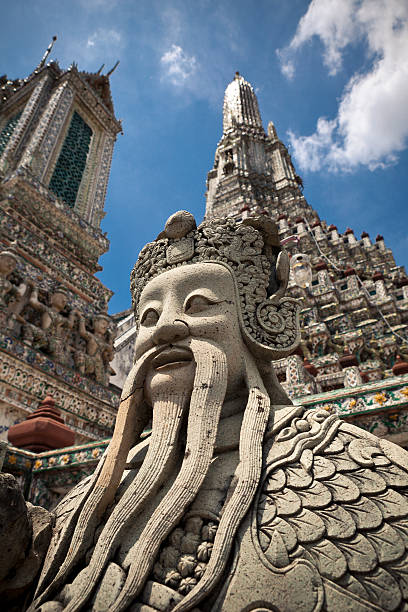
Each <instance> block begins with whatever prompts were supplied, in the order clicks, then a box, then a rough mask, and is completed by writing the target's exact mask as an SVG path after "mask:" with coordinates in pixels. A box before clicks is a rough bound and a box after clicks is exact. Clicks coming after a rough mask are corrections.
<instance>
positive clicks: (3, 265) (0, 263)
mask: <svg viewBox="0 0 408 612" xmlns="http://www.w3.org/2000/svg"><path fill="white" fill-rule="evenodd" d="M15 268H16V262H15V260H14V259H13V257H9V256H8V255H2V256H1V257H0V272H1V273H2V274H3V275H4V276H8V275H9V274H11V273H12V272H13V270H15Z"/></svg>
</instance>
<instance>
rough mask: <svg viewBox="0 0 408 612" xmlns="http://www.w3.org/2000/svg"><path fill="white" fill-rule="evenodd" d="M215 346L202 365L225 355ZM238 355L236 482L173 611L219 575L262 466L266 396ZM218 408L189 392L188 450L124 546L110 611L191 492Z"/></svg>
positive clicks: (136, 583)
mask: <svg viewBox="0 0 408 612" xmlns="http://www.w3.org/2000/svg"><path fill="white" fill-rule="evenodd" d="M203 348H205V350H206V351H208V349H209V347H208V344H207V343H205V344H203ZM214 349H215V346H214V345H213V346H212V347H211V350H212V351H214ZM216 351H217V352H218V355H217V352H215V353H212V354H211V355H208V354H207V355H205V358H204V359H205V360H204V363H203V365H205V361H209V359H212V362H213V364H214V365H215V364H216V363H217V361H220V363H221V359H220V357H221V355H222V357H223V359H224V360H225V355H224V354H222V353H221V352H220V351H219V349H216ZM244 358H245V366H246V368H245V369H246V382H247V385H248V389H249V395H248V402H247V406H246V409H245V412H244V416H243V420H242V425H241V434H240V444H239V456H240V463H239V466H238V468H237V472H236V477H237V486H236V488H235V490H234V492H233V494H232V496H231V498H230V499H229V501H228V502H227V503H226V504H225V506H224V508H223V512H222V518H221V521H220V524H219V527H218V530H217V534H216V537H215V540H214V547H213V551H212V555H211V559H210V561H209V563H208V566H207V568H206V571H205V573H204V575H203V577H202V579H201V581H200V582H199V583H198V585H197V586H196V587H195V588H194V589H193V590H192V591H191V592H190V593H189V594H188V595H187V596H186V597H185V598H184V599H183V601H182V602H180V603H179V604H178V605H177V606H176V607H175V608H174V612H176V611H177V612H181V611H183V612H184V611H187V610H191V609H192V608H194V607H195V606H196V605H197V604H198V603H199V602H200V601H201V600H202V599H203V598H204V597H206V596H207V595H208V593H209V592H210V591H211V590H212V589H213V588H214V586H215V585H216V583H217V582H218V580H219V579H220V577H221V575H222V573H223V571H224V569H225V566H226V563H227V561H228V558H229V554H230V552H231V547H232V544H233V540H234V537H235V534H236V532H237V529H238V527H239V525H240V523H241V521H242V519H243V518H244V516H245V514H246V513H247V511H248V509H249V507H250V504H251V502H252V501H253V499H254V496H255V493H256V490H257V486H258V483H259V479H260V475H261V469H262V442H263V437H264V434H265V429H266V425H267V423H268V419H269V413H270V399H269V396H268V394H267V392H266V389H265V387H264V384H263V381H262V378H261V376H260V374H259V372H258V370H257V366H256V364H255V362H254V359H253V358H252V356H251V355H250V354H249V353H248V352H245V357H244ZM197 365H198V368H197V370H198V371H197V373H196V379H195V382H194V391H193V395H194V392H195V391H197V384H200V382H201V375H200V372H201V368H200V367H199V364H197ZM217 369H219V366H217ZM225 370H226V365H225ZM204 372H205V373H206V375H207V378H205V379H204V380H202V382H201V384H202V383H204V384H205V383H206V382H207V381H208V380H210V381H211V377H210V378H208V375H209V374H210V369H209V367H208V366H207V368H203V373H204ZM212 374H213V375H215V378H214V380H213V381H212V382H211V383H210V385H209V387H213V388H214V383H216V382H217V379H218V384H219V389H218V391H219V393H220V396H221V391H222V389H221V383H222V381H220V380H219V376H218V375H217V374H218V373H215V372H214V370H213V371H212ZM225 383H226V376H225ZM224 394H225V384H224V386H223V392H222V397H224ZM197 399H198V398H197ZM209 399H211V398H208V399H207V401H208V400H209ZM203 408H204V410H203ZM220 411H221V407H219V406H218V407H217V406H215V405H212V404H211V403H206V404H205V405H204V404H202V403H201V404H200V402H199V403H197V404H196V403H195V402H193V397H192V402H191V406H190V414H189V421H188V430H187V449H188V450H189V451H191V454H189V455H188V456H187V457H186V458H185V459H184V462H183V465H182V468H181V470H180V473H179V475H178V477H177V479H176V481H175V482H174V484H173V486H172V488H171V489H170V491H169V493H168V494H167V496H166V497H165V498H164V500H163V501H162V503H161V504H160V505H159V507H158V508H157V509H156V511H155V512H154V514H153V516H152V517H151V519H150V521H149V522H148V524H147V526H146V528H145V530H144V531H143V533H142V535H141V537H140V538H139V540H138V542H137V543H136V544H135V545H134V547H133V549H132V550H131V551H130V555H129V556H130V567H129V573H128V576H127V579H126V582H125V584H124V586H123V588H122V591H121V593H120V595H119V597H118V598H117V600H116V601H115V603H114V604H113V606H111V607H110V612H120V611H122V610H125V609H126V608H127V607H128V606H129V605H130V604H131V603H132V601H133V600H134V598H135V597H136V596H137V595H138V593H139V592H140V590H141V589H142V587H143V585H144V583H145V580H146V578H147V576H148V574H149V572H150V570H151V568H152V565H153V563H154V561H155V558H156V556H157V553H158V550H159V547H160V545H161V543H162V542H163V540H164V539H165V538H166V537H167V535H168V534H169V533H170V531H171V530H172V529H173V528H174V527H175V526H176V525H177V523H178V522H179V520H180V519H181V517H182V516H183V513H184V511H185V509H186V508H187V506H188V505H189V504H190V503H191V501H192V500H193V499H194V498H195V496H196V495H197V492H198V490H199V488H200V486H201V484H202V482H203V480H204V478H205V476H206V474H207V472H208V468H209V465H210V461H211V458H212V456H213V452H214V445H215V434H216V430H217V426H218V420H219V415H220ZM197 429H198V431H197ZM200 455H201V456H200Z"/></svg>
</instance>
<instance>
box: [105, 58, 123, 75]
mask: <svg viewBox="0 0 408 612" xmlns="http://www.w3.org/2000/svg"><path fill="white" fill-rule="evenodd" d="M119 64H120V60H118V61H117V62H116V64H115V65H114V67H113V68H111V69H110V70H109V72H107V73H106V76H107V77H108V76H110V75H111V74H112V72H114V71H115V70H116V68H117V67H118V66H119Z"/></svg>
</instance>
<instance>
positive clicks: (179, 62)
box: [160, 44, 198, 87]
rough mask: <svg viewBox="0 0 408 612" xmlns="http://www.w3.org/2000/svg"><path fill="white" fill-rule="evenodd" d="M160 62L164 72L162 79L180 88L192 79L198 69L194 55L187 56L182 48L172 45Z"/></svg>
mask: <svg viewBox="0 0 408 612" xmlns="http://www.w3.org/2000/svg"><path fill="white" fill-rule="evenodd" d="M160 62H161V64H162V67H163V70H164V73H163V77H164V78H166V79H168V80H169V81H170V82H171V83H172V84H173V85H175V86H176V87H181V86H182V85H184V84H185V82H186V81H187V80H188V79H190V78H191V77H193V76H194V74H195V73H196V71H197V67H198V64H197V60H196V58H195V57H194V55H188V54H187V53H186V52H185V51H184V50H183V48H182V47H180V46H179V45H174V44H172V45H171V47H170V49H169V50H168V51H166V52H165V53H164V54H163V55H162V57H161V58H160Z"/></svg>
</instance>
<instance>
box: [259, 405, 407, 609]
mask: <svg viewBox="0 0 408 612" xmlns="http://www.w3.org/2000/svg"><path fill="white" fill-rule="evenodd" d="M253 525H255V526H256V535H257V537H256V538H255V539H256V542H255V543H256V545H257V546H258V545H259V547H260V550H259V553H260V554H261V556H263V558H264V561H265V563H266V564H267V565H268V566H272V567H274V568H277V570H278V571H279V572H282V571H283V573H284V572H285V570H288V571H289V570H291V569H292V568H293V567H294V565H296V564H297V563H299V560H303V561H306V562H308V563H309V564H311V565H312V566H314V568H316V570H317V572H318V574H319V575H320V577H321V579H322V584H323V590H324V597H323V599H322V600H321V602H320V604H319V606H318V608H315V609H321V610H339V609H340V607H339V603H340V602H341V600H343V599H344V598H347V599H348V600H351V601H354V604H352V603H349V604H348V605H349V606H350V605H351V606H352V607H350V608H347V609H353V610H366V609H367V610H389V611H393V610H405V609H407V608H406V606H407V602H408V554H407V552H406V549H407V548H408V454H407V453H406V451H404V450H403V449H401V448H399V447H397V446H395V445H394V444H392V443H390V442H388V441H386V440H380V439H378V438H377V437H375V436H373V435H371V434H369V433H367V432H365V431H363V430H362V429H359V428H357V427H355V426H353V425H350V424H347V423H343V422H342V421H340V420H339V419H338V418H337V417H336V416H335V415H331V414H330V413H328V412H326V411H324V410H308V411H305V412H304V413H303V414H301V415H300V416H297V417H295V418H293V419H292V421H291V422H290V424H289V426H287V427H285V428H283V429H281V431H280V432H279V433H277V435H276V438H275V440H274V442H273V444H272V447H271V449H270V451H269V454H268V457H267V467H266V470H265V474H264V478H263V482H262V484H261V487H260V492H259V496H258V500H257V504H256V519H255V520H254V523H253ZM353 606H354V607H353Z"/></svg>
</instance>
